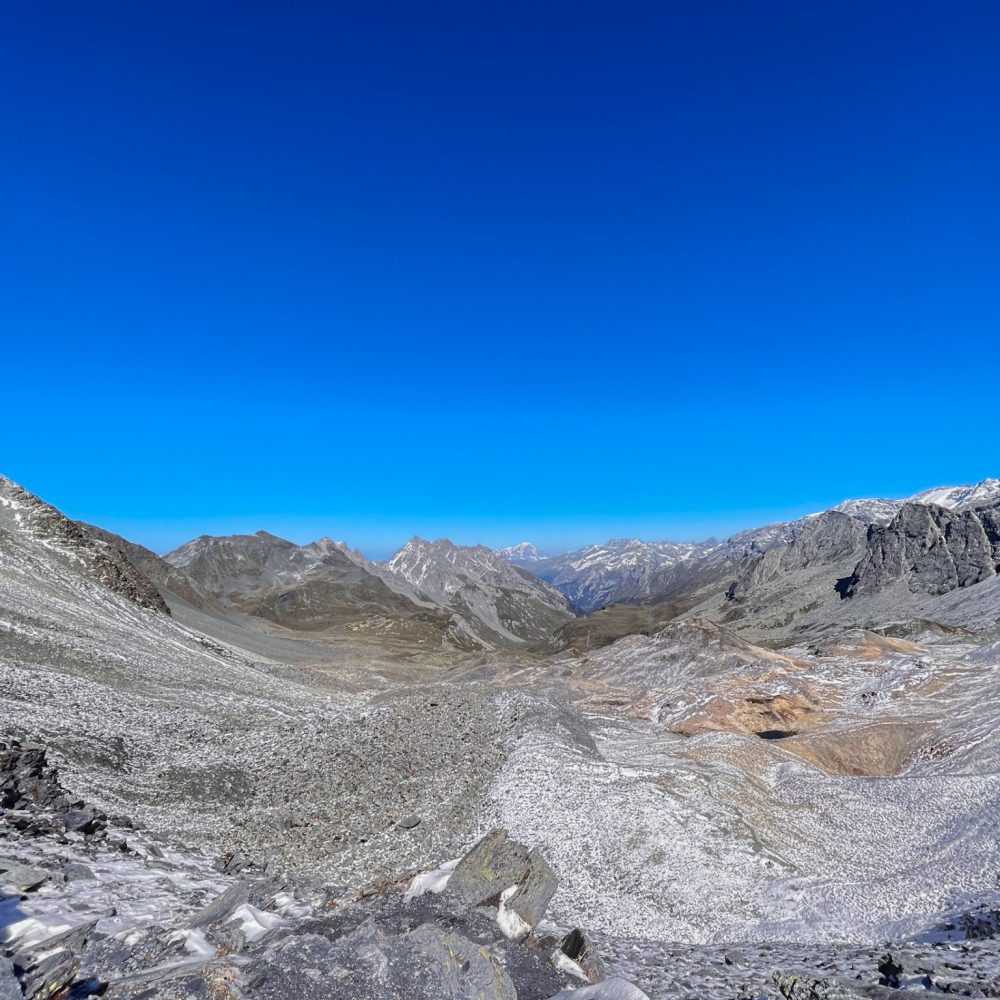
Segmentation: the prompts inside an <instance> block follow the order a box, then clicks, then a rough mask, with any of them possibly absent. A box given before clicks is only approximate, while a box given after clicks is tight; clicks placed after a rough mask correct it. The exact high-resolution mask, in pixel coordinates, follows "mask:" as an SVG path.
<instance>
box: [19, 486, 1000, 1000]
mask: <svg viewBox="0 0 1000 1000" xmlns="http://www.w3.org/2000/svg"><path fill="white" fill-rule="evenodd" d="M511 559H515V560H516V561H517V565H514V564H513V563H512V562H511ZM581 604H586V605H592V607H590V609H589V610H584V609H583V608H582V607H581ZM998 667H1000V481H998V480H986V481H984V482H983V483H980V484H977V485H975V486H973V487H954V488H941V489H937V490H933V491H925V492H924V493H922V494H917V495H916V496H914V497H911V498H909V499H907V500H903V501H872V500H859V501H847V502H845V503H843V504H839V505H837V507H835V508H832V509H831V510H828V511H823V512H820V513H817V514H814V515H810V516H808V517H804V518H800V519H797V520H794V521H790V522H781V523H777V524H771V525H765V526H763V527H761V528H758V529H753V530H750V531H745V532H741V533H739V534H737V535H734V536H733V537H732V538H729V539H726V540H723V541H721V542H716V541H712V542H709V543H705V544H699V545H695V544H691V543H676V544H675V543H669V542H661V543H646V542H641V541H636V540H626V541H615V542H609V543H607V544H606V545H595V546H589V547H586V548H585V549H582V550H579V551H578V552H575V553H569V554H566V555H564V556H551V555H550V556H542V555H540V554H538V553H537V552H533V551H532V550H531V547H529V546H527V545H524V546H516V547H514V550H512V551H502V552H497V551H494V550H491V549H489V548H486V547H483V546H458V545H455V544H453V543H452V542H450V541H448V540H445V539H438V540H436V541H427V540H424V539H420V538H413V539H411V540H410V541H409V542H407V543H406V545H404V546H403V547H402V548H401V549H400V550H399V551H398V552H397V553H395V554H394V555H393V556H392V557H391V558H389V559H387V560H385V561H384V562H372V561H369V560H367V559H366V558H365V557H364V556H363V555H361V554H360V553H358V552H356V551H353V550H351V549H350V547H349V546H348V545H347V544H346V543H344V542H339V541H334V540H331V539H329V538H324V539H320V540H318V541H316V542H311V543H308V544H305V545H297V544H294V543H292V542H289V541H287V540H284V539H281V538H277V537H276V536H274V535H271V534H268V533H266V532H257V533H256V534H251V535H233V536H224V537H213V536H201V537H199V538H195V539H193V540H191V541H190V542H187V543H186V544H184V545H182V546H180V547H179V548H178V549H175V550H174V551H173V552H170V553H167V554H166V555H165V556H160V555H157V554H156V553H154V552H151V551H150V550H148V549H146V548H144V547H142V546H140V545H137V544H135V543H132V542H130V541H127V540H125V539H122V538H120V537H118V536H116V535H114V534H112V533H110V532H108V531H106V530H104V529H101V528H98V527H95V526H92V525H88V524H84V523H81V522H78V521H73V520H71V519H69V518H67V517H65V516H64V515H63V514H62V513H60V512H59V511H58V510H56V509H55V508H54V507H52V506H50V505H49V504H47V503H45V502H44V501H43V500H41V499H40V498H38V497H36V496H33V495H32V494H31V493H29V492H28V491H27V490H25V489H23V488H22V487H21V486H19V485H17V484H16V483H13V482H12V481H10V480H8V479H3V478H0V704H2V706H3V709H4V712H3V719H4V725H3V726H2V727H0V846H2V849H0V915H3V917H4V920H5V925H4V927H5V929H4V937H3V940H2V941H0V988H6V987H7V986H9V985H11V984H13V985H14V988H16V989H17V990H18V991H19V992H18V993H10V995H11V996H17V995H20V996H22V997H23V996H30V997H32V1000H43V998H49V997H53V996H73V997H85V996H92V995H104V996H106V997H108V998H109V1000H140V998H141V1000H174V998H177V997H192V998H193V997H199V996H200V997H205V996H220V997H224V996H228V997H237V996H242V997H244V998H247V1000H255V998H258V997H259V998H260V1000H293V998H298V997H301V996H305V995H316V996H319V997H329V998H331V1000H338V998H339V997H341V996H344V995H355V996H364V997H370V998H374V1000H389V998H391V997H394V996H407V997H412V998H413V1000H440V997H442V996H449V997H454V998H462V1000H470V998H471V997H478V998H480V1000H518V998H535V1000H571V998H572V997H573V996H574V994H577V995H579V996H580V1000H648V998H657V997H661V996H664V997H671V996H678V997H685V998H694V997H698V998H710V1000H732V998H733V997H737V996H747V997H749V996H753V997H765V998H767V1000H779V998H781V1000H803V998H808V1000H817V998H821V1000H833V998H834V997H836V998H837V1000H863V998H866V1000H894V998H895V997H896V996H897V995H898V996H899V998H900V1000H902V997H903V996H904V995H907V990H908V989H909V988H910V987H912V988H914V989H916V988H918V986H919V989H920V990H930V991H931V992H936V993H943V992H947V993H950V994H952V995H955V994H958V995H965V996H977V995H989V992H988V991H989V990H990V989H992V988H993V985H995V983H996V982H997V981H1000V947H998V941H1000V938H998V934H1000V890H998V889H997V886H996V879H995V867H996V865H995V862H996V857H997V852H998V850H1000V828H998V826H997V824H996V822H995V820H994V817H995V816H996V815H997V814H998V809H1000V777H998V776H1000V690H998V688H997V684H998V678H1000V671H998ZM449 886H450V888H449ZM463 970H464V971H463ZM887 970H888V971H887ZM894 970H898V971H894ZM449 977H450V978H449ZM442 983H444V984H445V985H444V986H442V985H441V984H442ZM892 983H895V984H896V985H892ZM344 984H347V985H346V986H345V985H344ZM803 984H805V985H803ZM925 984H926V985H925ZM571 986H575V987H577V988H576V989H570V987H571ZM803 990H806V992H803ZM345 991H349V992H345ZM0 995H3V994H0Z"/></svg>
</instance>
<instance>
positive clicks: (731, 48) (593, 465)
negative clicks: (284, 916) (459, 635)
mask: <svg viewBox="0 0 1000 1000" xmlns="http://www.w3.org/2000/svg"><path fill="white" fill-rule="evenodd" d="M997 51H1000V6H998V5H997V4H995V3H991V2H990V3H987V2H975V0H971V2H966V3H962V4H959V5H952V6H951V7H950V8H948V7H945V6H942V5H941V4H937V3H934V4H931V3H922V2H919V0H918V2H912V3H907V4H896V3H881V4H871V3H867V2H866V3H855V2H850V0H848V2H837V3H808V4H806V3H801V2H798V0H796V2H780V0H776V2H773V3H767V4H748V3H745V2H733V3H729V2H703V0H698V2H684V3H678V2H657V3H648V4H647V3H635V4H628V3H626V4H621V3H614V4H612V3H610V2H608V3H601V2H598V3H579V2H575V3H543V4H518V3H508V4H504V5H495V6H493V7H489V8H484V5H478V4H467V3H461V4H460V3H455V4H440V3H433V2H431V3H428V4H381V3H377V2H376V3H372V4H350V5H348V4H336V3H333V4H329V3H323V4H320V3H315V4H310V3H298V4H295V3H293V4H265V3H257V2H252V0H251V2H241V3H231V4H230V3H214V4H204V3H199V4H193V3H185V2H175V3H170V4H165V3H162V4H161V3H148V4H145V3H144V4H135V3H116V2H108V3H100V4H95V5H80V4H79V3H75V2H73V3H70V2H65V3H60V2H53V3H47V4H17V5H13V6H11V7H9V8H8V9H7V10H6V11H5V13H4V29H3V32H2V33H0V57H2V58H0V83H2V86H3V93H4V94H5V95H6V99H5V102H4V110H3V118H2V121H3V127H2V129H0V163H2V169H3V178H4V185H3V192H4V198H3V211H2V214H0V253H2V258H3V267H2V273H0V324H2V327H0V335H2V354H0V359H2V360H0V364H2V368H3V371H4V377H3V382H2V393H0V417H2V419H3V424H2V427H3V433H2V437H0V470H2V471H3V472H4V473H5V474H7V475H9V476H11V477H13V478H15V479H17V480H18V481H20V482H22V483H24V484H25V485H26V486H28V487H29V488H30V489H32V490H33V491H34V492H36V493H38V494H40V495H42V496H43V497H45V498H46V499H48V500H50V501H51V502H53V503H56V504H57V505H58V506H60V507H61V508H62V509H64V510H65V511H67V512H68V513H70V514H71V515H73V516H76V517H83V518H87V519H89V520H92V521H95V522H97V523H100V524H103V525H106V526H108V527H111V528H113V529H115V530H119V531H122V532H124V533H126V534H128V535H129V536H130V537H132V538H134V539H136V540H138V541H142V542H145V543H146V544H149V545H151V546H153V547H154V548H157V549H164V548H168V547H170V546H172V545H174V544H177V543H179V542H180V541H182V540H183V539H185V538H187V537H190V536H192V535H194V534H198V533H200V532H202V531H210V532H223V531H230V530H253V529H254V528H257V527H266V528H269V529H270V530H272V531H275V532H277V533H279V534H285V535H287V536H289V537H292V538H296V539H300V540H305V539H307V538H309V537H315V536H317V535H322V534H330V535H333V536H337V537H344V538H346V539H347V540H349V541H350V542H352V543H353V544H356V545H358V546H360V547H361V548H362V549H364V550H366V551H367V552H369V553H370V554H373V555H382V554H385V553H386V552H387V551H389V550H391V549H392V548H394V547H395V546H396V545H397V544H399V543H401V542H402V541H404V540H405V539H406V538H407V537H409V536H410V535H411V534H413V533H414V532H417V533H420V534H424V535H432V536H437V535H443V534H447V535H450V536H452V537H454V538H455V539H456V540H459V541H464V542H471V541H477V540H480V541H484V542H486V543H489V544H502V543H507V542H516V541H519V540H521V539H522V538H530V539H533V540H535V541H536V542H538V543H539V544H541V545H546V546H549V547H554V548H558V547H565V546H569V545H573V544H577V543H579V542H584V541H590V540H603V539H604V538H606V537H609V536H621V535H633V534H638V535H641V536H644V537H656V538H670V537H674V538H698V537H704V536H707V535H709V534H717V535H720V534H725V533H728V532H730V531H732V530H735V529H738V528H740V527H745V526H748V525H751V524H756V523H761V522H763V521H766V520H769V519H773V518H775V517H777V516H782V515H795V514H798V513H802V512H804V511H807V510H812V509H817V508H821V507H823V506H827V505H829V504H832V503H836V502H837V501H839V500H841V499H843V498H844V497H847V496H869V495H889V496H901V495H905V494H907V493H910V492H913V491H915V490H917V489H920V488H923V487H926V486H930V485H935V484H938V483H946V482H947V483H951V482H966V481H973V480H976V479H979V478H982V477H984V476H987V475H996V474H998V473H1000V447H998V445H997V440H998V433H997V432H998V430H1000V426H998V425H1000V420H998V416H997V414H998V412H1000V406H998V402H997V371H998V366H1000V294H998V293H1000V185H998V183H997V178H998V176H1000V119H998V116H997V114H996V107H997V101H998V98H1000V62H998V60H997V59H996V52H997Z"/></svg>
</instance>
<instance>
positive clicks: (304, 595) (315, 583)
mask: <svg viewBox="0 0 1000 1000" xmlns="http://www.w3.org/2000/svg"><path fill="white" fill-rule="evenodd" d="M164 561H165V562H166V563H167V564H168V565H169V566H170V567H171V568H172V569H173V570H174V571H175V572H176V573H177V574H178V575H182V577H183V578H184V579H185V580H187V581H188V583H189V585H190V587H191V588H193V589H194V590H195V591H196V593H197V594H198V595H199V596H200V599H201V600H200V602H199V605H198V606H202V607H204V606H207V607H210V608H214V609H216V610H220V611H231V610H235V611H239V612H242V613H245V614H249V615H255V616H258V617H261V618H266V619H268V620H270V621H273V622H276V623H277V624H279V625H283V626H285V627H286V628H291V629H296V630H323V629H331V628H336V627H343V626H352V627H355V628H359V627H360V628H365V627H371V628H389V629H391V628H393V627H397V628H398V627H403V626H404V625H410V626H421V625H423V626H426V628H427V631H428V632H429V633H431V634H433V633H434V632H436V633H437V634H438V640H439V641H440V640H441V638H442V637H443V636H444V635H445V633H446V632H447V631H448V630H449V629H450V628H451V626H452V622H451V620H450V618H449V617H448V616H447V615H446V614H443V613H441V612H439V611H437V610H436V609H434V608H433V607H430V606H429V605H428V604H427V603H424V604H417V603H416V601H415V600H413V599H411V597H410V596H408V595H407V594H405V593H400V592H399V588H397V589H392V588H391V587H389V586H388V585H387V584H386V582H385V580H383V579H382V578H381V577H380V576H379V575H378V574H377V573H374V572H371V571H370V569H369V567H368V565H366V560H364V557H362V556H361V555H360V554H359V553H351V552H349V550H347V548H346V546H345V545H344V544H343V543H340V542H334V541H331V540H330V539H326V538H324V539H321V540H319V541H317V542H311V543H309V544H308V545H295V544H294V543H292V542H289V541H286V540H285V539H283V538H278V537H276V536H275V535H271V534H268V533H267V532H265V531H258V532H257V533H256V534H254V535H229V536H224V537H214V536H209V535H203V536H201V537H200V538H196V539H193V540H192V541H190V542H188V543H186V544H185V545H182V546H181V547H180V548H178V549H175V550H174V551H173V552H169V553H168V554H167V555H166V556H165V557H164ZM164 583H165V585H166V586H167V587H168V588H170V589H174V588H171V587H170V581H169V580H166V581H164ZM182 596H183V595H182ZM415 596H416V595H415Z"/></svg>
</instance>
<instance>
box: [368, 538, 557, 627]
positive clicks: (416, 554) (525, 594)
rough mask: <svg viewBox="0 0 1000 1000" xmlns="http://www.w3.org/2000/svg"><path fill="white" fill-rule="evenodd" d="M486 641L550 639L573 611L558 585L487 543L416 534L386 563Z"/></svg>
mask: <svg viewBox="0 0 1000 1000" xmlns="http://www.w3.org/2000/svg"><path fill="white" fill-rule="evenodd" d="M384 568H385V569H386V570H387V571H388V572H390V573H392V574H393V575H394V576H396V577H398V578H401V579H403V580H405V581H407V582H408V583H409V584H410V585H411V586H413V587H415V588H417V590H419V591H420V593H422V594H426V595H427V597H429V598H430V599H431V600H432V601H434V602H435V604H437V605H438V606H439V607H442V608H446V609H448V610H449V611H450V612H451V613H452V614H454V615H455V616H456V617H457V618H458V619H460V620H461V621H462V622H464V623H465V625H466V627H467V628H468V629H469V630H470V632H471V634H473V635H474V636H476V637H477V638H478V639H480V640H485V641H486V642H487V643H488V644H490V645H494V644H496V643H497V641H498V640H499V642H501V643H503V642H508V643H509V642H515V643H525V642H527V643H543V644H544V643H546V642H548V641H550V640H551V638H552V636H553V634H554V632H555V630H556V629H558V627H559V626H560V625H562V624H564V623H565V622H567V621H569V620H570V619H571V618H572V617H573V613H572V611H571V610H570V607H569V605H568V603H567V601H566V598H565V597H564V596H563V595H562V594H561V593H559V591H558V590H556V589H555V588H553V587H551V586H549V585H548V584H547V583H545V582H543V581H542V580H540V579H538V578H537V577H535V576H534V575H532V574H531V573H529V572H527V571H526V570H524V569H522V568H521V567H519V566H514V565H512V564H511V563H509V562H508V561H507V560H506V559H504V558H503V557H502V556H501V555H500V554H498V553H497V552H495V551H493V550H492V549H489V548H487V547H486V546H483V545H477V546H459V545H455V544H454V543H453V542H451V541H449V540H448V539H446V538H439V539H438V540H437V541H426V540H425V539H422V538H418V537H416V536H415V537H414V538H412V539H410V541H409V542H407V543H406V545H404V546H403V547H402V548H401V549H400V550H399V551H398V552H396V553H395V554H394V555H393V556H392V557H391V558H389V559H388V560H387V561H386V562H385V563H384Z"/></svg>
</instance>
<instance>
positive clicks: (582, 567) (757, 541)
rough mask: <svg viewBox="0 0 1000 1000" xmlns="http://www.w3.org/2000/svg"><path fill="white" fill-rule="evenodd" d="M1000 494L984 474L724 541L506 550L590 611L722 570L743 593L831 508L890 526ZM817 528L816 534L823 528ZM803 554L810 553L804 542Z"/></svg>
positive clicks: (647, 598)
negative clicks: (924, 509) (910, 514)
mask: <svg viewBox="0 0 1000 1000" xmlns="http://www.w3.org/2000/svg"><path fill="white" fill-rule="evenodd" d="M998 500H1000V479H984V480H982V481H981V482H979V483H976V484H974V485H971V486H955V487H935V488H933V489H930V490H924V491H921V492H920V493H917V494H915V495H914V496H912V497H909V498H907V499H905V500H888V499H879V498H874V499H860V500H845V501H843V502H841V503H839V504H837V505H836V506H835V507H832V508H831V509H830V510H829V511H824V512H821V513H817V514H809V515H807V516H805V517H802V518H798V519H796V520H793V521H782V522H775V523H773V524H768V525H764V526H762V527H760V528H752V529H749V530H747V531H742V532H738V533H737V534H735V535H733V536H731V537H730V538H727V539H724V540H723V541H721V542H714V541H713V542H706V543H673V542H645V541H642V540H640V539H626V540H612V541H609V542H607V543H605V544H604V545H590V546H585V547H583V548H581V549H576V550H573V551H571V552H567V553H564V554H562V555H557V556H549V557H545V558H541V559H532V561H531V562H530V563H528V562H525V561H522V559H521V556H520V554H519V553H520V551H522V550H523V547H524V546H527V545H530V543H522V545H521V546H514V547H511V548H510V549H505V550H500V551H501V554H504V555H505V558H509V559H510V560H511V561H512V562H514V563H515V564H517V565H523V566H525V567H529V566H530V569H531V571H532V572H533V573H535V574H536V575H537V576H539V577H540V578H542V579H544V580H546V581H547V582H549V583H551V584H552V585H553V586H554V587H556V589H558V590H560V591H561V592H562V593H564V594H565V595H566V597H567V598H568V599H569V600H570V601H571V602H572V603H573V605H574V606H575V607H577V608H578V609H579V610H580V611H582V612H584V613H587V612H592V611H594V610H596V609H597V608H600V607H603V606H604V605H608V604H645V603H650V604H653V603H657V602H659V601H664V600H668V599H674V598H676V597H677V596H678V595H679V594H680V593H681V592H683V591H685V590H686V591H688V592H697V591H698V590H699V588H702V587H708V586H711V585H712V584H714V582H715V577H717V576H718V575H719V574H720V573H722V574H725V573H729V574H731V575H732V576H733V579H734V580H736V578H741V579H740V581H739V582H737V584H736V593H738V592H739V591H740V589H741V588H743V587H744V586H745V584H746V582H747V580H748V579H749V577H748V574H749V575H753V574H754V573H756V572H759V571H760V570H761V567H762V566H763V563H762V561H761V559H760V557H761V556H762V554H763V553H766V552H767V551H769V550H771V549H774V548H781V547H784V546H788V545H791V544H792V543H794V541H795V539H796V537H797V536H798V535H799V534H800V533H802V532H803V531H806V530H807V529H808V528H809V527H810V525H811V524H812V523H813V522H814V521H815V520H816V519H818V518H824V517H826V516H827V515H829V514H830V513H835V514H842V515H846V516H848V517H850V518H852V519H853V520H854V521H856V522H857V523H858V524H861V525H864V526H867V525H879V526H885V525H888V524H889V523H890V522H891V521H892V520H893V518H895V517H896V515H897V514H898V513H899V511H900V510H901V509H902V508H903V507H904V506H907V505H909V506H911V507H912V506H914V505H921V506H927V505H932V506H939V507H945V508H949V509H955V510H964V509H969V508H970V507H973V506H976V505H984V504H988V503H989V502H991V501H998ZM827 523H829V522H827ZM810 534H811V535H812V536H813V537H815V536H816V534H817V533H816V532H815V531H811V532H810ZM531 548H532V549H533V548H534V547H533V546H531ZM525 551H527V550H525ZM798 555H799V557H800V558H801V557H802V550H801V549H800V550H798ZM792 558H795V556H792ZM748 560H749V561H753V563H754V567H749V566H746V565H744V563H745V562H746V561H748ZM764 571H765V572H766V571H767V570H766V569H764Z"/></svg>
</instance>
